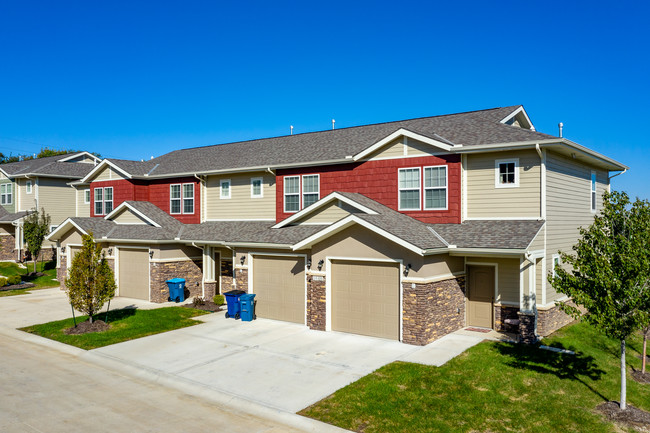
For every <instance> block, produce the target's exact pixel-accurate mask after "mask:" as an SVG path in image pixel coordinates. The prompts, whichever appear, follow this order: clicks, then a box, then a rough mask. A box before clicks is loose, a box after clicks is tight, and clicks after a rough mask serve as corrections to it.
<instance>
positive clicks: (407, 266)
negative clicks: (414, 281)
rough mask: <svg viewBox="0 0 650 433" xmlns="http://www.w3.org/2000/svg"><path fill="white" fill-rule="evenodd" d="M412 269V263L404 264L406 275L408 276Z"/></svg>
mask: <svg viewBox="0 0 650 433" xmlns="http://www.w3.org/2000/svg"><path fill="white" fill-rule="evenodd" d="M410 270H411V264H410V263H409V264H408V265H406V266H404V276H405V277H407V276H408V274H409V271H410Z"/></svg>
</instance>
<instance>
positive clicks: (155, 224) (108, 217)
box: [104, 202, 160, 227]
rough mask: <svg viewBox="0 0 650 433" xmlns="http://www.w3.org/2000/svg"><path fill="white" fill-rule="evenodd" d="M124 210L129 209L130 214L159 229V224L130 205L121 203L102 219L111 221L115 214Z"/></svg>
mask: <svg viewBox="0 0 650 433" xmlns="http://www.w3.org/2000/svg"><path fill="white" fill-rule="evenodd" d="M124 208H127V209H129V210H130V211H131V212H133V213H134V214H136V215H137V216H139V217H140V218H142V219H144V220H145V221H148V222H150V223H151V225H153V226H154V227H160V224H158V223H157V222H155V221H154V220H152V219H151V218H149V217H148V216H146V215H145V214H143V213H142V212H140V211H139V210H137V209H136V208H134V207H133V206H131V205H130V204H129V203H127V202H122V203H121V204H120V205H119V206H118V207H116V208H115V209H113V210H112V211H111V213H109V214H108V215H106V216H105V217H104V219H105V220H107V221H112V219H111V218H113V217H114V216H115V215H116V214H118V213H119V212H121V210H122V209H124Z"/></svg>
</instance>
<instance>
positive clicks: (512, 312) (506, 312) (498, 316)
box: [494, 305, 519, 334]
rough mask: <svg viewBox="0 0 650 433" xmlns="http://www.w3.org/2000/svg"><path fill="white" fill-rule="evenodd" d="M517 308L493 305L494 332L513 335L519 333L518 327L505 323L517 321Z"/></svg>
mask: <svg viewBox="0 0 650 433" xmlns="http://www.w3.org/2000/svg"><path fill="white" fill-rule="evenodd" d="M517 313H519V307H513V306H510V305H495V306H494V330H495V331H499V332H511V333H513V334H518V333H519V325H511V324H508V323H505V320H506V319H514V320H519V316H518V315H517Z"/></svg>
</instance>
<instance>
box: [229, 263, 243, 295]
mask: <svg viewBox="0 0 650 433" xmlns="http://www.w3.org/2000/svg"><path fill="white" fill-rule="evenodd" d="M235 284H236V288H237V290H243V291H244V292H248V269H242V268H237V269H235ZM226 291H227V290H226Z"/></svg>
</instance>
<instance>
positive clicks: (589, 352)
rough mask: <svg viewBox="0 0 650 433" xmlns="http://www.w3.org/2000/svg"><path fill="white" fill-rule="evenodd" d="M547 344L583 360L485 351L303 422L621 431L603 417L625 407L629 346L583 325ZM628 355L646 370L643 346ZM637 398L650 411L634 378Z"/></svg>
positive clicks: (375, 386)
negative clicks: (606, 408)
mask: <svg viewBox="0 0 650 433" xmlns="http://www.w3.org/2000/svg"><path fill="white" fill-rule="evenodd" d="M544 343H545V344H547V345H553V346H556V347H564V348H567V349H571V350H575V351H576V352H577V354H576V356H572V355H566V354H557V353H553V352H549V351H544V350H540V349H538V348H536V347H527V346H524V345H513V344H507V343H497V342H485V343H481V344H479V345H478V346H475V347H473V348H471V349H469V350H468V351H467V352H465V353H463V354H462V355H460V356H459V357H457V358H455V359H453V360H451V361H450V362H448V363H447V364H445V365H444V366H442V367H429V366H422V365H418V364H410V363H404V362H395V363H392V364H389V365H387V366H384V367H383V368H380V369H378V370H377V371H375V372H374V373H372V374H370V375H368V376H365V377H363V378H361V379H360V380H358V381H356V382H354V383H352V384H350V385H349V386H347V387H345V388H342V389H340V390H339V391H337V392H335V393H334V394H333V395H331V396H329V397H327V398H325V399H324V400H321V401H320V402H318V403H316V404H314V405H313V406H311V407H308V408H306V409H304V410H303V411H301V412H300V414H301V415H305V416H309V417H312V418H315V419H318V420H321V421H324V422H327V423H330V424H335V425H337V426H340V427H343V428H346V429H350V430H354V431H363V432H366V433H372V432H540V433H546V432H589V433H598V432H615V431H621V430H617V428H616V427H615V426H614V425H613V424H611V423H608V422H606V421H604V420H603V418H602V417H601V416H600V415H599V414H597V413H596V412H595V407H596V406H597V405H598V404H600V403H602V402H604V401H608V400H616V401H618V399H619V386H620V385H619V377H620V370H619V343H618V342H617V341H613V340H610V339H607V338H605V337H603V336H602V335H600V334H598V333H597V332H596V331H595V330H594V329H593V328H591V327H589V326H588V325H586V324H582V323H578V324H574V325H570V326H567V327H565V328H563V329H562V330H560V331H559V332H557V333H556V334H554V335H553V336H552V338H547V339H545V340H544ZM628 349H629V350H628V356H627V362H628V366H629V367H628V370H629V369H630V367H635V368H640V364H641V360H640V359H639V358H638V354H639V351H640V350H641V344H640V339H639V338H634V339H632V341H629V342H628ZM627 398H628V404H631V405H634V406H636V407H639V408H642V409H645V410H650V385H641V384H638V383H636V382H635V381H634V380H633V379H632V378H631V377H630V375H629V374H628V393H627Z"/></svg>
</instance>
